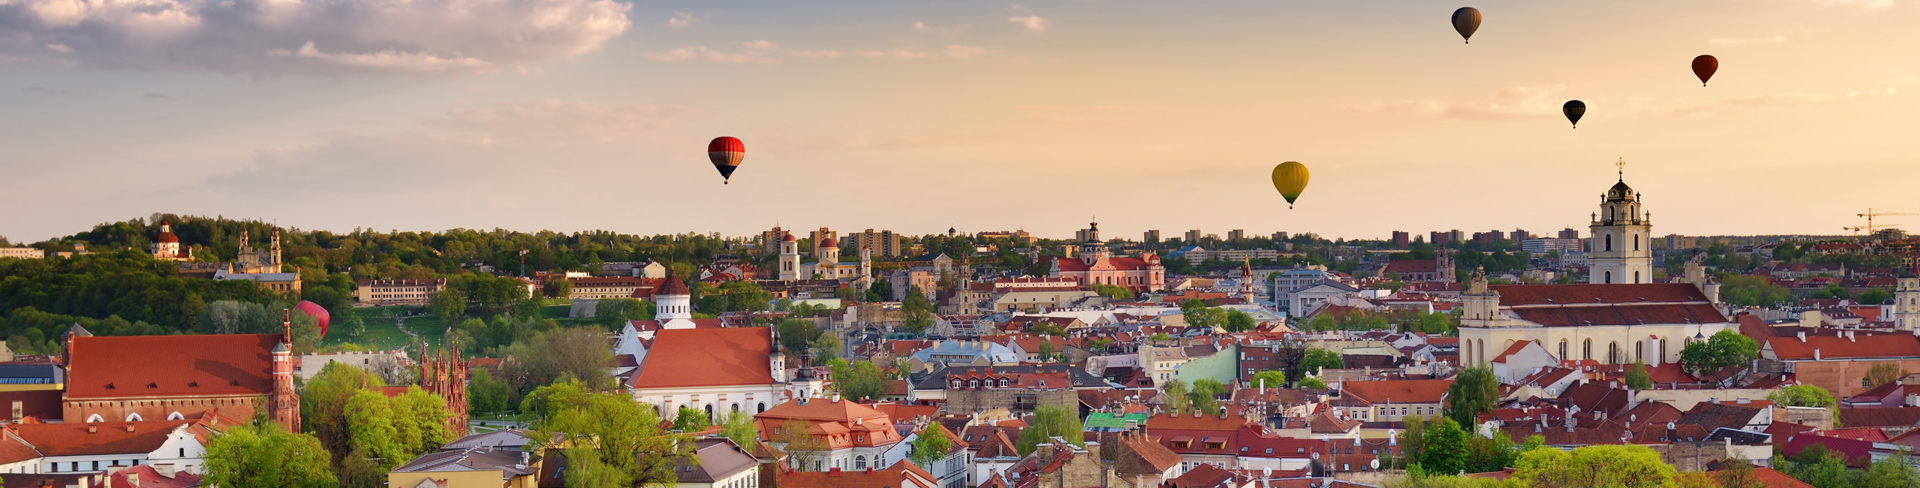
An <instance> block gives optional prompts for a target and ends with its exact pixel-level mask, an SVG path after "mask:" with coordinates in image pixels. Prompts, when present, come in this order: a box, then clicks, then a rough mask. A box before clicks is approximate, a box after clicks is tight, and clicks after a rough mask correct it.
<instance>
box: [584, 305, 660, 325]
mask: <svg viewBox="0 0 1920 488" xmlns="http://www.w3.org/2000/svg"><path fill="white" fill-rule="evenodd" d="M652 318H653V302H643V301H640V300H635V299H632V298H602V299H600V300H599V301H598V302H597V303H595V304H594V306H593V319H594V321H595V322H599V323H600V325H602V326H605V327H607V328H608V329H613V330H619V328H620V327H622V326H625V325H627V321H629V320H648V319H652Z"/></svg>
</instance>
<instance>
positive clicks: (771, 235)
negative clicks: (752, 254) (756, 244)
mask: <svg viewBox="0 0 1920 488" xmlns="http://www.w3.org/2000/svg"><path fill="white" fill-rule="evenodd" d="M786 238H787V231H786V229H781V228H780V226H778V225H776V226H773V230H768V231H762V232H760V252H767V253H774V252H780V241H781V240H782V239H786Z"/></svg>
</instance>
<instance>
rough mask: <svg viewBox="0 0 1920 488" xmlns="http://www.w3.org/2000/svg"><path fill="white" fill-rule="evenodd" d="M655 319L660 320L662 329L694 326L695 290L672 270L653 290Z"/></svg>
mask: <svg viewBox="0 0 1920 488" xmlns="http://www.w3.org/2000/svg"><path fill="white" fill-rule="evenodd" d="M653 319H654V320H657V321H660V328H662V329H691V328H693V292H691V291H687V284H686V283H682V282H681V281H680V276H679V275H676V274H674V273H673V272H672V271H668V272H667V278H666V280H665V281H662V282H661V283H660V289H658V290H655V291H654V292H653Z"/></svg>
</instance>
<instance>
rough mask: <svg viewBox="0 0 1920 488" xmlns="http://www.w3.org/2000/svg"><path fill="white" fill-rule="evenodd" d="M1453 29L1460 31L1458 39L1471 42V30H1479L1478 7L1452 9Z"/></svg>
mask: <svg viewBox="0 0 1920 488" xmlns="http://www.w3.org/2000/svg"><path fill="white" fill-rule="evenodd" d="M1453 30H1454V31H1456V32H1459V33H1460V39H1461V40H1465V41H1467V42H1468V43H1472V42H1473V31H1476V30H1480V9H1476V8H1473V7H1460V9H1459V10H1454V11H1453Z"/></svg>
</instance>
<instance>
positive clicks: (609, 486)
mask: <svg viewBox="0 0 1920 488" xmlns="http://www.w3.org/2000/svg"><path fill="white" fill-rule="evenodd" d="M563 452H565V453H566V457H567V467H566V478H567V488H620V487H625V486H634V484H633V477H631V476H628V475H627V473H624V472H621V471H620V468H617V467H613V466H608V465H607V463H605V462H603V461H601V460H602V459H605V457H604V455H603V454H602V453H601V452H600V450H598V449H591V448H585V447H572V448H568V449H566V450H565V451H563Z"/></svg>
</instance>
